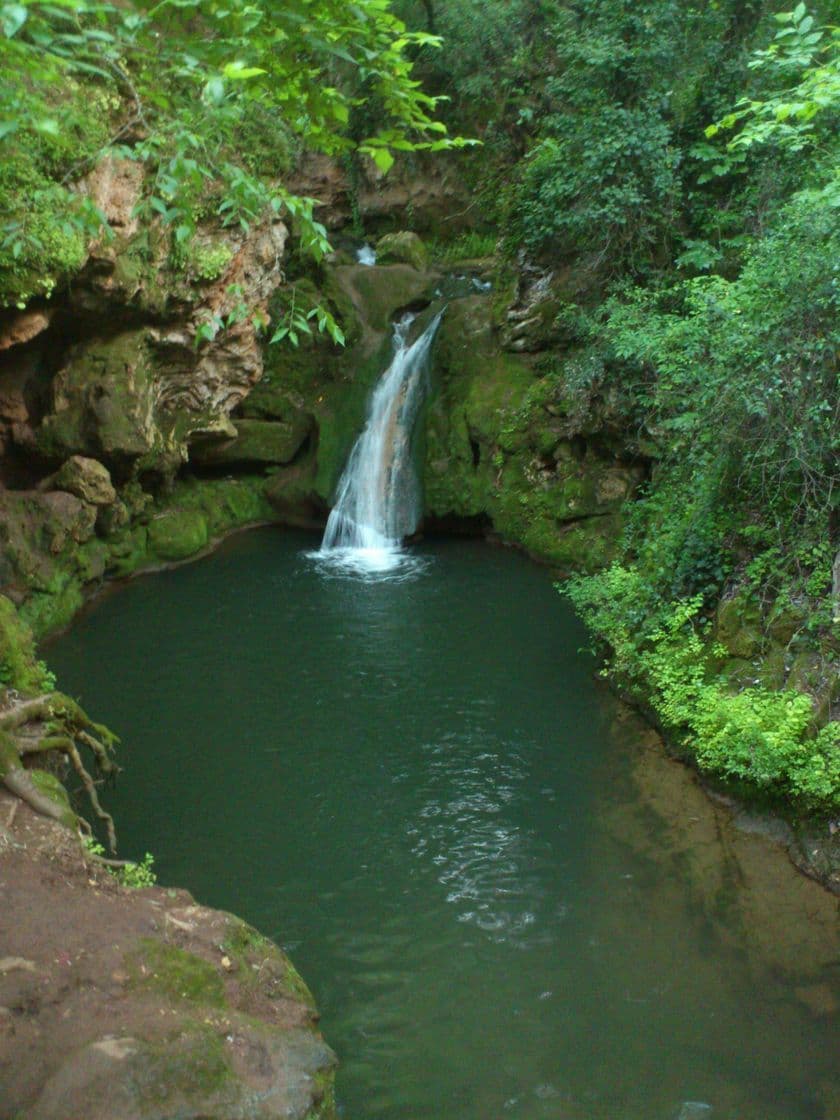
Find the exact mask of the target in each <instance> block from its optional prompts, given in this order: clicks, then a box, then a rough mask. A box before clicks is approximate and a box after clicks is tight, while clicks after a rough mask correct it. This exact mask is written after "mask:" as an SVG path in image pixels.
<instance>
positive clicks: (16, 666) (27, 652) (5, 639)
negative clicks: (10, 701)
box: [0, 595, 44, 693]
mask: <svg viewBox="0 0 840 1120" xmlns="http://www.w3.org/2000/svg"><path fill="white" fill-rule="evenodd" d="M43 685H44V666H43V664H42V663H41V662H39V661H38V659H37V657H36V656H35V639H34V638H33V635H32V630H31V629H30V627H29V626H28V625H27V624H26V622H25V621H24V620H23V619H22V618H21V617H20V615H19V614H18V611H17V608H16V607H15V605H14V603H13V602H12V601H11V600H10V599H7V598H6V596H5V595H0V687H5V688H15V689H17V690H18V691H19V692H24V693H26V692H36V691H40V690H41V688H42V687H43Z"/></svg>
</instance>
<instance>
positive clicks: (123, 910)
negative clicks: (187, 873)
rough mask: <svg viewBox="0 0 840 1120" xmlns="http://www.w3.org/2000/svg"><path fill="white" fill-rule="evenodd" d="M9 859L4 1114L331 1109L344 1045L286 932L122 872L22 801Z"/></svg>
mask: <svg viewBox="0 0 840 1120" xmlns="http://www.w3.org/2000/svg"><path fill="white" fill-rule="evenodd" d="M11 807H12V801H11V798H10V797H9V795H8V794H6V793H5V792H0V819H2V820H3V821H4V822H6V821H8V820H9V819H10V809H11ZM0 859H1V860H2V872H3V910H2V914H0V935H2V944H3V954H4V955H3V957H2V959H0V1085H2V1087H3V1099H2V1105H0V1108H2V1110H3V1114H4V1115H6V1114H9V1115H12V1114H13V1115H15V1116H21V1117H23V1116H26V1117H28V1118H29V1120H67V1117H70V1116H73V1117H76V1116H78V1117H82V1116H83V1117H85V1118H86V1120H112V1118H113V1117H115V1116H119V1117H120V1118H121V1120H164V1118H171V1117H173V1116H192V1117H198V1116H214V1117H215V1116H218V1117H222V1116H225V1117H234V1116H240V1117H245V1116H247V1117H250V1118H253V1120H281V1118H282V1120H290V1118H291V1120H316V1118H317V1120H332V1118H333V1117H334V1116H335V1111H334V1101H333V1089H332V1080H333V1073H334V1069H335V1057H334V1055H333V1053H332V1051H331V1050H330V1049H329V1047H328V1046H327V1045H326V1043H325V1042H324V1041H323V1039H322V1038H321V1036H320V1033H319V1032H318V1030H317V1026H316V1024H317V1018H318V1016H317V1012H316V1011H315V1005H314V1002H313V1000H312V996H311V995H310V993H309V991H308V989H307V988H306V985H305V984H304V983H303V981H302V980H301V978H300V976H299V975H298V974H297V972H296V971H295V969H294V967H293V965H292V964H291V962H290V961H289V960H288V958H287V957H286V956H285V954H284V953H282V952H281V951H280V949H278V948H277V946H275V945H273V944H272V943H271V942H270V941H268V940H267V939H266V938H265V937H262V936H261V935H260V934H259V933H257V931H256V930H255V929H252V928H251V927H250V926H248V925H246V924H245V923H244V922H242V921H240V920H239V919H238V918H235V917H233V915H231V914H225V913H222V912H220V911H217V910H211V909H208V908H207V907H204V906H198V905H196V903H195V902H194V900H193V899H192V898H191V897H190V896H189V895H188V894H187V893H186V891H176V890H163V889H161V888H155V887H152V888H147V889H144V890H129V889H126V888H125V887H122V886H120V885H119V884H118V883H117V882H116V880H115V879H114V878H113V876H112V875H111V874H109V872H108V871H107V870H106V869H105V868H104V867H103V866H102V865H101V864H98V863H97V862H95V861H94V860H92V859H91V858H90V857H87V856H86V855H85V854H84V853H83V852H82V850H81V848H80V845H79V843H78V842H77V840H76V839H75V837H74V836H73V834H72V833H71V832H69V831H67V830H65V829H63V828H61V827H60V826H59V825H57V824H55V823H54V822H52V821H48V820H46V819H45V818H43V817H38V816H35V815H34V814H33V813H32V811H31V810H30V809H29V808H28V807H27V806H24V805H21V806H19V808H18V809H17V810H16V812H15V814H14V820H13V824H12V825H11V826H8V827H0ZM49 915H52V918H49V917H48V916H49Z"/></svg>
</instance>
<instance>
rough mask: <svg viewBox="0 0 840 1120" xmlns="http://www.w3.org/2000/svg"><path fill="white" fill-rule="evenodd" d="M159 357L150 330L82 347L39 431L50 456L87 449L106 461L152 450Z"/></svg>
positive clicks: (58, 382)
mask: <svg viewBox="0 0 840 1120" xmlns="http://www.w3.org/2000/svg"><path fill="white" fill-rule="evenodd" d="M154 369H155V366H154V358H153V354H152V351H151V346H150V339H149V335H148V332H147V331H146V330H134V331H125V332H123V333H122V334H119V335H116V336H115V337H114V338H111V339H108V340H107V341H98V342H92V343H90V344H88V345H86V346H84V347H80V348H78V349H77V350H76V351H75V352H74V354H73V355H72V356H71V358H70V360H69V362H68V363H67V364H66V365H65V367H64V369H62V370H60V371H59V373H58V374H57V375H56V378H55V381H54V408H53V411H52V412H51V413H50V414H49V415H48V416H46V417H45V419H44V422H43V424H42V425H41V428H40V429H39V432H38V445H39V448H40V450H41V451H42V452H43V453H44V454H46V455H61V456H64V455H66V454H67V453H70V454H73V453H82V454H84V455H88V456H92V457H94V458H97V459H105V460H106V461H112V460H114V459H116V460H122V459H125V458H135V457H138V456H141V455H144V454H147V453H149V452H151V451H152V449H153V448H154V447H155V444H156V440H157V438H158V432H157V429H156V425H155V423H154V420H153V419H152V418H153V416H154V409H155V405H156V400H157V398H156V382H155V372H154Z"/></svg>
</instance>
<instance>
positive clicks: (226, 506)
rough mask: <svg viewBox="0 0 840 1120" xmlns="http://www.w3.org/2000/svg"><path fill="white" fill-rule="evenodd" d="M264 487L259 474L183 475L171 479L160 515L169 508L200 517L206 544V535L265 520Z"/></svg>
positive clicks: (269, 513) (267, 513) (268, 515)
mask: <svg viewBox="0 0 840 1120" xmlns="http://www.w3.org/2000/svg"><path fill="white" fill-rule="evenodd" d="M265 490H266V479H265V478H264V477H263V476H262V475H250V476H248V475H246V476H243V477H240V478H217V479H202V480H197V479H184V480H181V481H179V482H176V483H175V486H174V487H173V490H172V493H171V494H170V496H169V497H168V499H167V503H166V505H165V506H164V507H163V509H164V511H165V512H164V517H166V516H169V515H170V512H171V513H172V514H175V515H176V516H177V515H180V514H189V515H190V516H191V517H193V518H201V519H202V520H203V521H204V524H205V526H206V531H207V536H206V537H205V544H206V542H207V537H208V536H209V538H215V537H220V536H223V535H224V534H225V533H229V532H231V530H233V529H236V528H239V527H240V526H243V525H252V524H255V523H256V522H259V521H266V520H269V519H270V518H271V516H272V511H271V506H270V505H269V504H268V501H267V500H266V496H265ZM170 507H171V509H170ZM150 531H151V525H150Z"/></svg>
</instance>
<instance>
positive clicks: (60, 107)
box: [0, 0, 466, 302]
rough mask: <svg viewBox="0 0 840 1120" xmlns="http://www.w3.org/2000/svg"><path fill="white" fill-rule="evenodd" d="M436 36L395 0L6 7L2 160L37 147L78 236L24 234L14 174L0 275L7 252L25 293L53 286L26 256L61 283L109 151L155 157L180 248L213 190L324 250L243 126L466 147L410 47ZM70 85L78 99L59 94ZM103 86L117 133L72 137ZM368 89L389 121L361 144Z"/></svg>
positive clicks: (234, 206) (353, 141)
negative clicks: (93, 176) (422, 79)
mask: <svg viewBox="0 0 840 1120" xmlns="http://www.w3.org/2000/svg"><path fill="white" fill-rule="evenodd" d="M436 43H437V39H436V38H435V37H434V36H431V35H429V34H427V33H424V32H415V31H409V30H408V29H407V28H406V27H405V25H404V24H403V23H402V22H401V21H400V20H399V19H397V18H396V17H395V16H394V15H393V14H392V13H391V12H390V11H389V9H388V5H387V3H385V2H383V0H358V3H355V4H352V5H348V4H346V3H344V2H343V0H317V2H313V0H284V2H283V3H279V2H274V0H255V2H251V0H231V2H230V3H221V2H217V0H212V2H210V3H207V2H203V0H162V2H161V3H157V4H154V5H147V4H144V3H129V4H112V3H107V2H104V0H60V2H59V3H54V4H48V3H38V2H35V0H29V2H27V3H17V4H10V3H4V4H0V66H1V67H2V69H3V73H4V83H3V85H2V89H0V158H2V159H3V160H6V161H8V159H9V157H10V154H11V153H12V152H18V151H21V150H25V151H30V152H31V153H32V158H33V159H34V161H35V164H36V165H37V174H40V175H42V176H45V177H46V180H45V182H48V183H51V184H52V187H51V189H53V190H54V191H55V192H57V197H58V196H60V197H61V203H60V204H59V206H57V208H56V210H57V211H58V210H59V209H60V210H62V212H63V218H62V221H61V222H59V221H58V217H57V213H56V217H55V220H54V221H53V225H56V224H57V225H58V226H59V228H60V229H65V236H67V237H69V238H71V241H72V249H67V251H65V252H64V253H63V255H62V254H57V255H55V254H54V257H53V258H50V254H49V247H48V246H47V245H45V243H44V236H43V234H41V233H39V231H38V230H31V229H28V228H26V221H27V220H28V219H27V215H28V214H29V213H31V212H32V211H33V209H34V208H33V206H32V199H31V197H24V195H23V193H22V192H21V191H19V190H18V187H22V186H23V183H22V181H21V182H20V183H18V185H17V186H16V185H15V183H11V184H9V194H8V195H4V192H3V191H2V190H0V207H5V209H6V212H7V215H8V217H7V219H6V220H5V222H4V223H3V222H2V221H0V224H2V225H3V228H2V230H0V234H2V236H3V238H5V243H4V244H3V245H0V269H1V268H2V267H3V266H4V264H6V263H7V262H6V261H5V260H4V259H3V257H2V252H3V250H4V249H5V250H8V252H9V257H8V267H10V268H11V267H12V266H13V265H14V262H15V261H19V262H21V264H20V265H19V266H18V273H17V274H15V273H14V271H13V274H12V276H11V277H9V278H8V279H7V281H6V284H5V288H6V290H7V291H8V292H9V293H10V294H11V295H12V296H13V300H12V301H13V302H22V301H25V300H26V299H27V298H29V296H30V295H31V294H33V293H35V292H37V291H40V290H43V288H42V289H38V288H37V287H34V286H32V285H27V283H26V280H25V273H22V272H21V270H22V268H23V265H24V264H27V265H29V266H30V269H31V270H34V266H35V265H37V264H39V263H41V257H44V256H45V257H46V258H47V260H53V259H54V267H53V269H52V272H51V273H50V275H51V278H52V281H53V282H55V281H56V280H57V279H58V278H59V277H60V276H61V275H64V274H66V273H67V272H70V271H72V270H73V269H74V268H75V267H78V264H79V258H80V256H83V254H84V250H85V247H86V244H87V242H88V240H89V239H90V233H91V230H90V228H89V225H90V221H89V219H90V214H89V213H88V212H87V211H85V209H84V205H83V204H82V203H80V201H79V197H78V195H76V194H75V193H74V192H73V190H72V186H73V183H74V182H75V181H76V180H77V179H78V178H79V177H80V176H81V175H82V174H84V172H86V171H88V170H90V168H91V167H92V166H93V164H94V163H95V162H96V160H97V159H98V158H100V157H101V156H102V155H104V154H107V153H114V154H117V155H120V156H122V157H125V158H130V159H136V160H141V161H142V162H143V163H144V164H145V165H146V166H147V167H148V169H149V171H150V181H151V187H150V190H149V192H148V194H147V195H146V196H145V197H144V200H143V203H142V213H143V215H144V217H145V218H146V219H147V220H148V219H151V218H153V217H156V218H157V219H158V220H159V221H161V222H162V223H163V224H164V225H165V226H166V227H167V228H168V229H169V230H170V232H171V235H172V241H173V248H174V249H176V250H182V249H183V248H184V247H186V245H187V244H188V243H189V242H190V241H191V239H192V237H193V235H194V232H195V229H196V224H197V221H198V217H199V214H200V213H201V212H202V211H203V209H204V208H205V204H206V202H207V200H208V199H209V198H213V199H215V203H214V205H215V209H216V212H217V214H218V215H219V217H220V218H221V219H222V221H223V223H225V224H227V225H234V224H236V225H238V226H240V227H241V228H245V229H247V228H248V226H249V225H250V224H251V223H253V222H254V221H256V220H258V219H260V218H261V217H262V216H263V215H266V214H270V213H271V212H272V211H273V212H274V213H277V214H282V215H283V216H285V217H286V218H287V219H288V220H289V221H290V222H291V223H292V224H293V225H294V226H295V228H296V230H297V231H298V234H299V236H300V239H301V243H302V246H303V248H304V249H305V250H308V251H311V252H312V253H313V254H314V255H316V257H317V256H319V255H322V254H323V252H324V247H325V244H326V231H325V230H324V229H323V227H322V226H320V225H319V223H317V222H315V220H314V219H313V216H312V202H311V200H305V199H295V198H293V196H291V195H290V194H289V193H288V192H285V191H283V190H282V189H281V188H280V187H279V186H278V184H277V182H276V171H277V170H279V169H278V168H276V167H274V166H271V165H268V166H266V167H264V168H259V169H258V170H257V171H254V170H253V167H252V165H250V164H249V162H248V160H246V159H243V158H242V157H241V155H240V129H241V128H242V127H243V126H247V127H249V128H250V127H253V122H254V121H255V120H260V121H262V124H263V127H264V128H269V129H274V130H276V131H279V132H280V133H281V134H282V135H283V136H284V137H285V138H286V140H285V141H284V142H285V143H287V142H288V138H289V137H293V138H295V140H296V141H297V142H299V143H300V144H302V145H305V146H306V147H307V148H309V149H320V150H322V151H325V152H328V153H340V152H343V151H350V150H355V151H357V152H358V153H359V154H361V155H365V156H368V157H370V158H371V159H372V160H373V161H374V162H375V163H376V164H377V166H378V167H379V168H380V170H382V171H387V170H388V168H389V167H390V165H391V164H392V162H393V154H392V153H393V152H395V151H405V150H416V149H418V148H422V149H427V150H440V149H443V148H448V147H457V146H462V145H463V144H465V143H466V141H464V140H462V139H460V138H457V137H456V138H452V137H449V136H447V135H446V128H445V126H444V125H443V124H442V123H441V122H440V121H437V120H436V119H435V118H434V111H435V108H436V99H435V98H434V97H432V96H430V95H428V94H426V93H424V92H423V90H422V89H421V88H420V85H419V83H418V82H417V81H415V80H414V79H413V77H412V74H411V62H410V57H409V52H410V51H411V50H412V49H413V48H416V47H418V46H426V47H430V46H433V45H434V44H436ZM73 83H75V87H73ZM68 88H75V89H77V90H78V94H79V96H78V97H66V96H63V97H62V96H56V93H55V91H57V90H58V91H61V90H67V89H68ZM103 91H104V93H105V94H107V95H108V96H110V97H111V98H112V99H113V102H112V105H113V111H112V119H111V120H110V122H108V128H107V130H106V131H105V132H104V133H100V134H99V135H98V136H96V137H94V136H93V134H92V131H91V129H90V128H87V131H86V133H85V135H86V137H87V139H86V142H85V143H84V144H82V145H81V146H79V145H74V144H73V143H72V139H71V135H70V134H71V133H72V130H73V128H74V126H75V123H76V122H77V121H78V120H79V119H80V114H81V116H82V117H83V118H84V119H85V120H87V118H86V117H84V113H83V106H84V104H85V100H86V99H87V98H91V97H101V96H102V94H103ZM370 99H375V100H376V103H377V105H378V106H379V110H380V112H379V116H378V119H377V123H376V127H375V129H373V130H372V131H371V132H370V133H368V134H365V135H363V136H361V137H356V138H353V137H351V135H350V134H349V132H348V127H347V126H348V121H349V117H350V111H351V109H356V108H358V106H359V105H362V104H364V103H365V102H366V101H368V100H370ZM105 119H106V121H107V116H106V117H105ZM83 131H84V130H83ZM57 144H58V146H59V147H61V152H60V154H59V153H58V152H56V151H54V149H55V148H56V145H57ZM62 145H63V147H62ZM287 146H288V144H287ZM3 149H5V152H4V151H3ZM74 149H75V150H74ZM44 189H46V187H45V188H44ZM79 207H81V209H79ZM101 221H102V216H101V215H99V216H98V221H97V225H100V224H101ZM65 227H66V228H65ZM74 238H75V240H73V239H74ZM7 299H8V297H7Z"/></svg>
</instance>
